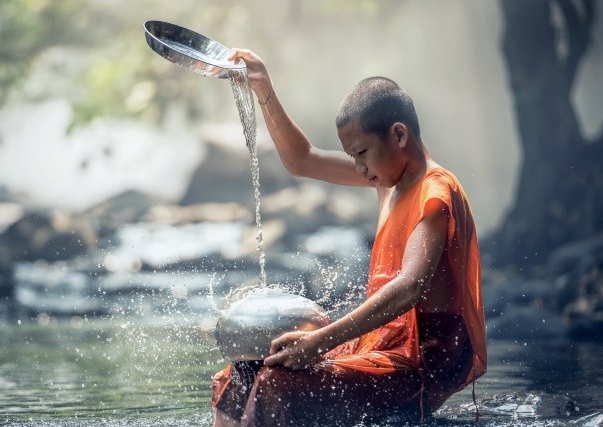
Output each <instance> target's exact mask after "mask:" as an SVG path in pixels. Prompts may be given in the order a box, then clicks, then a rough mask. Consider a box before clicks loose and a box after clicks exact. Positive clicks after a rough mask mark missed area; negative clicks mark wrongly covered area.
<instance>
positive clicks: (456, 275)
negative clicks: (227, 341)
mask: <svg viewBox="0 0 603 427" xmlns="http://www.w3.org/2000/svg"><path fill="white" fill-rule="evenodd" d="M433 199H437V200H439V201H441V202H443V203H444V204H445V205H446V207H447V208H448V212H449V214H450V217H449V223H448V233H447V241H446V247H445V249H444V252H443V254H442V259H441V261H440V264H439V265H438V269H437V271H436V275H437V274H438V271H439V270H440V269H443V270H444V269H445V270H446V271H448V272H449V273H448V277H450V280H449V282H446V284H445V285H446V286H449V287H450V288H449V292H450V293H452V295H453V300H454V302H455V303H454V304H452V305H451V310H450V311H449V312H446V313H420V312H419V310H417V308H416V307H415V308H413V309H411V310H410V311H408V312H406V313H404V314H403V315H402V316H400V317H398V318H397V319H395V320H393V321H392V322H390V323H388V324H386V325H384V326H382V327H380V328H378V329H375V330H374V331H372V332H369V333H367V334H365V335H363V336H361V337H359V338H357V339H355V340H352V341H349V342H347V343H344V344H342V345H341V346H339V347H337V348H335V349H333V350H332V351H330V352H328V353H327V354H326V355H325V357H324V358H323V359H322V360H321V361H320V362H319V363H317V364H316V365H315V366H314V367H313V368H312V369H310V370H307V371H291V370H288V369H285V368H279V367H270V368H268V367H263V366H262V364H261V362H257V363H251V364H249V363H234V364H232V365H231V366H229V367H227V368H225V369H224V370H222V371H220V372H219V373H217V374H216V375H215V376H214V380H213V399H212V406H214V407H215V408H217V409H219V410H221V411H222V412H224V413H226V414H228V415H229V416H231V417H233V418H235V419H240V420H241V424H242V425H243V426H284V425H298V426H300V425H314V424H320V423H323V422H333V420H336V421H340V422H341V423H342V424H343V425H345V423H350V422H358V421H361V420H365V421H366V420H370V419H373V418H375V419H378V418H379V417H381V416H384V415H387V414H388V413H396V412H401V413H404V414H411V415H416V416H419V415H422V413H423V412H425V411H426V412H427V413H429V412H431V411H434V410H436V409H437V408H438V407H439V406H441V405H442V404H443V402H444V401H445V400H446V399H447V398H448V397H450V396H451V395H452V394H453V393H455V392H456V391H458V390H460V389H462V388H464V387H465V386H466V385H467V384H469V383H471V382H472V381H474V380H475V379H477V378H478V377H480V376H481V375H483V374H484V373H485V371H486V345H485V327H484V317H483V307H482V301H481V290H480V262H479V249H478V243H477V236H476V232H475V224H474V221H473V218H472V215H471V211H470V208H469V204H468V201H467V197H466V195H465V193H464V191H463V189H462V187H461V186H460V184H459V182H458V181H457V179H456V178H455V177H454V175H452V174H451V173H450V172H448V171H447V170H445V169H443V168H440V167H438V168H434V169H431V170H429V171H428V172H427V173H426V174H425V176H424V177H423V178H422V179H421V180H420V181H419V182H417V183H416V184H414V185H413V186H412V187H411V188H409V189H408V190H407V191H406V192H405V193H404V194H403V195H401V196H400V198H399V199H398V200H397V201H396V203H395V205H394V206H393V207H392V208H391V211H390V212H389V214H388V216H387V219H386V220H385V221H384V222H383V223H382V224H381V225H380V228H379V230H378V231H377V235H376V238H375V243H374V245H373V250H372V254H371V262H370V266H369V281H368V287H367V296H368V297H370V296H371V295H373V294H374V293H375V292H377V291H378V290H379V289H380V288H381V287H382V286H383V285H385V284H386V283H388V282H389V281H390V280H392V279H393V278H394V277H396V275H397V274H398V273H399V272H400V271H401V269H402V267H403V266H402V257H403V254H404V250H405V246H406V242H407V240H408V238H409V236H410V234H411V232H412V231H413V229H414V228H415V227H416V225H417V224H418V223H419V222H420V220H421V219H422V218H423V215H424V213H425V208H426V206H427V204H428V202H429V201H430V200H433ZM439 286H443V284H442V283H439ZM430 292H437V289H431V290H430ZM304 414H306V415H304ZM308 414H309V418H308Z"/></svg>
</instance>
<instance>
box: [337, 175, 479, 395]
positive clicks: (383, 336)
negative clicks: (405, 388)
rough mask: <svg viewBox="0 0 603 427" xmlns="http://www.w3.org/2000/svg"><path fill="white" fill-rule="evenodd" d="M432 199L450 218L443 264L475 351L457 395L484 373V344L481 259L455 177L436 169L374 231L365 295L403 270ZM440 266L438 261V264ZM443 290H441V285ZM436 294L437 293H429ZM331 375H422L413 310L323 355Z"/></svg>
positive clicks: (404, 196) (415, 186)
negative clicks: (342, 372) (409, 371)
mask: <svg viewBox="0 0 603 427" xmlns="http://www.w3.org/2000/svg"><path fill="white" fill-rule="evenodd" d="M431 199H439V200H441V201H442V202H444V203H445V204H446V206H447V207H448V211H449V213H450V219H449V223H448V236H447V243H446V250H445V251H444V253H443V256H445V257H447V259H445V260H443V261H444V262H447V263H448V268H449V270H450V272H451V273H452V274H451V276H452V277H453V281H452V283H447V284H446V286H450V287H451V289H452V295H453V298H454V299H455V301H457V304H454V306H456V307H458V308H457V310H460V311H459V312H456V313H453V314H457V315H460V316H461V317H462V319H463V321H464V323H465V327H466V329H467V334H468V337H469V339H470V342H471V346H472V348H473V353H474V355H473V365H472V368H471V369H470V371H469V374H468V375H467V378H465V380H464V381H463V383H462V384H461V386H460V387H458V389H461V388H463V387H465V386H466V385H467V384H469V383H470V382H472V381H473V380H475V379H476V378H478V377H479V376H481V375H483V374H484V373H485V372H486V342H485V326H484V314H483V306H482V300H481V287H480V258H479V248H478V243H477V236H476V231H475V224H474V221H473V217H472V215H471V211H470V208H469V204H468V201H467V197H466V195H465V192H464V190H463V189H462V187H461V185H460V184H459V182H458V180H457V179H456V177H455V176H454V175H453V174H451V173H450V172H448V171H447V170H445V169H444V168H441V167H437V168H434V169H431V170H429V171H428V172H427V173H426V175H425V176H424V177H423V179H422V180H421V181H419V182H418V183H417V184H415V185H414V186H413V187H411V188H410V189H409V190H408V191H407V192H406V193H404V194H403V195H402V196H401V197H400V199H399V200H398V201H397V202H396V204H395V206H394V207H393V208H392V210H391V212H390V213H389V216H388V218H387V219H386V221H385V222H384V224H383V225H382V226H381V228H380V229H379V230H378V231H377V235H376V238H375V243H374V246H373V250H372V255H371V261H370V267H369V283H368V289H367V294H368V297H370V296H371V295H372V294H374V293H375V292H376V291H377V290H378V289H380V288H381V287H382V286H383V285H385V284H386V283H387V282H389V281H390V280H392V279H393V278H394V277H395V276H396V275H397V274H398V272H400V271H401V270H402V268H403V265H402V258H403V255H404V249H405V247H406V242H407V241H408V238H409V236H410V234H411V232H412V231H413V229H414V228H415V226H416V225H417V224H418V223H419V221H420V220H421V219H422V218H423V214H424V209H425V206H426V205H427V203H428V202H429V201H430V200H431ZM441 262H442V261H441ZM440 285H441V284H440ZM431 292H437V289H435V290H431ZM327 360H328V362H329V363H332V364H333V366H334V368H335V370H338V369H352V370H360V371H364V372H367V373H372V374H386V373H389V372H392V371H395V370H398V369H413V368H416V369H421V367H422V361H421V351H420V348H419V331H418V322H417V309H416V308H413V309H411V310H410V311H408V312H407V313H405V314H403V315H402V316H400V317H399V318H397V319H395V320H393V321H392V322H390V323H388V324H386V325H384V326H382V327H380V328H378V329H376V330H374V331H372V332H370V333H368V334H366V335H363V336H362V337H360V338H358V339H356V340H354V341H351V342H348V343H345V344H343V345H342V346H340V347H338V348H336V349H334V350H333V351H332V352H330V353H328V354H327Z"/></svg>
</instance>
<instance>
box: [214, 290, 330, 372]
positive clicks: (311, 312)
mask: <svg viewBox="0 0 603 427" xmlns="http://www.w3.org/2000/svg"><path fill="white" fill-rule="evenodd" d="M329 322H330V321H329V317H328V316H327V314H326V312H325V311H324V310H323V309H322V308H321V307H320V306H319V305H318V304H317V303H315V302H314V301H312V300H309V299H308V298H305V297H302V296H301V295H294V294H290V293H288V292H285V291H284V290H281V289H275V288H257V289H254V290H252V291H250V292H249V293H247V294H246V295H245V296H244V297H243V298H241V299H239V300H236V301H234V302H232V303H231V304H230V305H229V306H228V307H227V308H226V309H225V310H223V311H222V312H221V313H220V315H219V316H218V323H217V325H216V330H215V337H216V341H217V343H218V348H219V349H220V351H221V352H222V355H223V356H224V357H225V358H226V359H229V360H233V361H236V360H262V359H264V358H265V357H267V356H268V355H269V352H270V343H271V341H272V340H273V339H274V338H277V337H278V336H280V335H282V334H283V333H285V332H290V331H295V330H298V331H312V330H315V329H318V328H321V327H323V326H326V325H328V324H329Z"/></svg>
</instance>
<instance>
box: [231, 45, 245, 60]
mask: <svg viewBox="0 0 603 427" xmlns="http://www.w3.org/2000/svg"><path fill="white" fill-rule="evenodd" d="M250 54H251V51H250V50H248V49H239V48H236V47H234V48H232V49H230V56H229V57H228V60H229V61H234V60H235V59H237V58H241V59H244V58H245V57H246V56H249V55H250Z"/></svg>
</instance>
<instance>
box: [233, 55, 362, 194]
mask: <svg viewBox="0 0 603 427" xmlns="http://www.w3.org/2000/svg"><path fill="white" fill-rule="evenodd" d="M237 58H241V59H243V60H244V61H245V64H246V66H247V73H248V76H249V82H250V84H251V88H252V89H253V91H254V92H255V94H256V96H257V98H258V104H259V105H260V107H261V109H262V114H263V115H264V120H265V122H266V126H267V127H268V132H269V133H270V136H271V137H272V141H273V142H274V145H275V146H276V149H277V151H278V154H279V156H280V158H281V161H282V162H283V165H284V166H285V168H287V170H288V171H289V172H290V173H291V174H293V175H296V176H304V177H309V178H315V179H320V180H322V181H327V182H332V183H334V184H343V185H356V186H368V185H370V184H369V182H368V181H367V180H366V179H364V178H363V177H362V176H360V175H359V174H358V173H356V170H355V164H354V160H353V159H352V158H350V157H348V156H347V155H346V154H345V153H344V152H342V151H330V150H322V149H319V148H317V147H315V146H313V145H312V144H311V143H310V141H309V140H308V138H307V137H306V135H305V134H304V132H303V131H302V130H301V129H300V128H299V126H297V124H296V123H295V122H294V121H293V119H292V118H291V117H290V116H289V115H288V114H287V112H286V111H285V109H284V108H283V106H282V104H281V103H280V101H279V99H278V97H277V95H276V93H275V91H274V87H273V85H272V82H271V80H270V77H269V75H268V71H267V70H266V66H265V65H264V63H263V62H262V60H261V58H260V57H259V56H257V55H256V54H254V53H253V52H251V51H249V50H245V49H232V55H231V56H230V58H229V59H230V60H234V59H237Z"/></svg>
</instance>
